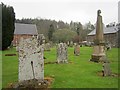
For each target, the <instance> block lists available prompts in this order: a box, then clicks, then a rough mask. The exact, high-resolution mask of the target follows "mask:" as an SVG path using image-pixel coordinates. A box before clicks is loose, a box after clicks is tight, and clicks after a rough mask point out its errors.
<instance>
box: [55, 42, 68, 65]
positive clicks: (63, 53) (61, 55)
mask: <svg viewBox="0 0 120 90" xmlns="http://www.w3.org/2000/svg"><path fill="white" fill-rule="evenodd" d="M57 62H58V63H67V62H68V61H67V45H66V43H60V44H58V46H57Z"/></svg>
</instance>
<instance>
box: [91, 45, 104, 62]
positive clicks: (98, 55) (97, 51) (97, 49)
mask: <svg viewBox="0 0 120 90" xmlns="http://www.w3.org/2000/svg"><path fill="white" fill-rule="evenodd" d="M105 60H106V55H105V49H104V46H102V45H96V46H94V47H93V54H92V55H91V59H90V61H94V62H104V61H105Z"/></svg>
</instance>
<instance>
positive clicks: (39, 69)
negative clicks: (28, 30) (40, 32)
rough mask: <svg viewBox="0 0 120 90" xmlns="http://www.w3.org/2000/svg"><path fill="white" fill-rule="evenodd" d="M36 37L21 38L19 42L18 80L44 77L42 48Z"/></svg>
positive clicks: (41, 78)
mask: <svg viewBox="0 0 120 90" xmlns="http://www.w3.org/2000/svg"><path fill="white" fill-rule="evenodd" d="M39 44H40V43H39V42H38V39H37V37H32V38H28V39H23V38H22V39H21V40H20V43H19V82H21V81H25V80H31V79H37V80H43V79H44V59H43V52H44V48H43V46H42V45H39Z"/></svg>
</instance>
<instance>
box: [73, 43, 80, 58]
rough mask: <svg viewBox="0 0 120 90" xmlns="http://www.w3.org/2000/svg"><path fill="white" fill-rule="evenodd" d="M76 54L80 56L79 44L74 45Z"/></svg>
mask: <svg viewBox="0 0 120 90" xmlns="http://www.w3.org/2000/svg"><path fill="white" fill-rule="evenodd" d="M74 54H75V55H76V56H79V55H80V45H78V44H76V45H74Z"/></svg>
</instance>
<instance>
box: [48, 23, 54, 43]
mask: <svg viewBox="0 0 120 90" xmlns="http://www.w3.org/2000/svg"><path fill="white" fill-rule="evenodd" d="M54 31H55V29H54V26H53V25H52V24H51V25H50V28H49V31H48V39H49V40H50V41H52V36H53V32H54Z"/></svg>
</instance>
